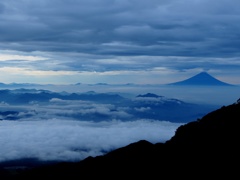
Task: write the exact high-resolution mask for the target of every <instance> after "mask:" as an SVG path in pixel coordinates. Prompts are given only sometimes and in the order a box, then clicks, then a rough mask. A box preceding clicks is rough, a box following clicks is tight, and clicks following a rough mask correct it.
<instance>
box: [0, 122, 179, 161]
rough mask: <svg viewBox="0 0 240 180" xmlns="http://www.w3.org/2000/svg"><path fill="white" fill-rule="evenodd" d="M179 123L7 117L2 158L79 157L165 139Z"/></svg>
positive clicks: (3, 125)
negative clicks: (8, 118)
mask: <svg viewBox="0 0 240 180" xmlns="http://www.w3.org/2000/svg"><path fill="white" fill-rule="evenodd" d="M180 125H181V124H180V123H170V122H166V121H151V120H144V119H143V120H138V121H132V122H122V121H111V122H109V121H108V122H106V121H105V122H104V121H103V122H99V123H94V122H87V121H73V120H59V119H48V120H26V121H24V120H23V121H6V120H4V121H0V128H1V131H0V144H1V149H0V162H3V161H8V160H16V159H20V158H38V159H40V160H43V161H78V160H82V159H84V158H86V157H88V156H97V155H102V154H104V153H106V152H108V151H111V150H113V149H116V148H119V147H122V146H125V145H128V144H130V143H132V142H136V141H138V140H142V139H145V140H148V141H150V142H152V143H157V142H164V141H166V140H168V139H169V138H171V137H172V136H173V135H174V133H175V130H176V128H177V127H178V126H180Z"/></svg>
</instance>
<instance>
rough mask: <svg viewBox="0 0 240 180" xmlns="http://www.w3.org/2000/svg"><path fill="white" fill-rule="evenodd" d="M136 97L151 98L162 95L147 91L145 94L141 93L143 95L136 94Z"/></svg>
mask: <svg viewBox="0 0 240 180" xmlns="http://www.w3.org/2000/svg"><path fill="white" fill-rule="evenodd" d="M137 97H152V98H159V97H162V96H158V95H156V94H153V93H147V94H143V95H141V94H140V95H138V96H137Z"/></svg>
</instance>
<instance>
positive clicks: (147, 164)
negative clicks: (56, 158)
mask: <svg viewBox="0 0 240 180" xmlns="http://www.w3.org/2000/svg"><path fill="white" fill-rule="evenodd" d="M239 119H240V100H238V101H237V102H236V103H234V104H231V105H229V106H223V107H221V108H219V109H217V110H215V111H212V112H210V113H208V114H207V115H205V116H204V117H203V118H201V119H198V120H196V121H193V122H190V123H188V124H184V125H182V126H180V127H179V128H178V129H177V130H176V133H175V135H174V136H173V137H172V138H171V139H169V140H168V141H166V142H165V143H156V144H152V143H150V142H148V141H146V140H141V141H138V142H135V143H132V144H129V145H127V146H125V147H122V148H119V149H116V150H113V151H111V152H109V153H107V154H105V155H102V156H97V157H91V156H90V157H88V158H86V159H84V160H82V161H80V162H76V163H70V162H64V163H58V164H53V165H48V166H42V167H36V168H33V169H25V170H24V169H23V170H22V169H19V170H18V169H17V170H16V169H14V170H11V169H7V170H6V169H2V170H1V171H0V178H2V179H5V180H6V179H10V178H11V179H25V180H28V179H38V178H39V179H60V178H63V179H116V178H118V179H131V178H133V179H142V178H145V179H162V178H163V179H173V178H185V179H186V178H187V179H199V178H200V179H202V178H206V177H208V178H210V179H211V178H213V179H218V178H223V179H235V178H236V179H237V177H239V168H238V165H237V164H238V163H239V159H238V158H237V157H239V133H238V132H239Z"/></svg>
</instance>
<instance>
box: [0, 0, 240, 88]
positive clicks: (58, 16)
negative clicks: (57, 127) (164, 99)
mask: <svg viewBox="0 0 240 180" xmlns="http://www.w3.org/2000/svg"><path fill="white" fill-rule="evenodd" d="M239 8H240V1H239V0H148V1H146V0H41V1H30V0H1V1H0V73H1V77H0V82H4V83H12V82H18V83H23V82H24V83H26V82H27V83H60V84H62V83H79V82H81V83H98V82H105V83H141V84H142V83H158V84H164V83H171V82H175V81H178V80H183V79H185V78H188V77H190V76H192V75H195V74H197V73H199V72H201V71H208V72H209V73H210V74H212V75H213V76H215V77H216V78H218V79H220V80H223V81H225V82H228V83H233V84H240V80H239V78H238V77H239V75H240V71H239V69H240V59H239V57H240V51H239V50H240V11H239Z"/></svg>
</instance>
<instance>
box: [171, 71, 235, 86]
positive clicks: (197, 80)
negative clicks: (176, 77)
mask: <svg viewBox="0 0 240 180" xmlns="http://www.w3.org/2000/svg"><path fill="white" fill-rule="evenodd" d="M169 85H180V86H182V85H194V86H233V85H231V84H228V83H225V82H222V81H220V80H218V79H216V78H215V77H213V76H211V75H210V74H208V73H207V72H201V73H199V74H197V75H195V76H193V77H190V78H188V79H186V80H183V81H178V82H175V83H170V84H169Z"/></svg>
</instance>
